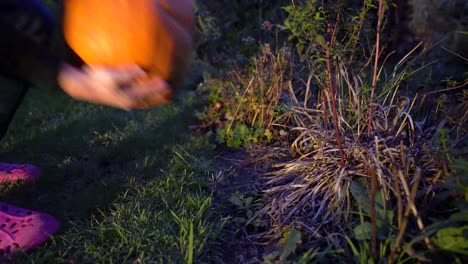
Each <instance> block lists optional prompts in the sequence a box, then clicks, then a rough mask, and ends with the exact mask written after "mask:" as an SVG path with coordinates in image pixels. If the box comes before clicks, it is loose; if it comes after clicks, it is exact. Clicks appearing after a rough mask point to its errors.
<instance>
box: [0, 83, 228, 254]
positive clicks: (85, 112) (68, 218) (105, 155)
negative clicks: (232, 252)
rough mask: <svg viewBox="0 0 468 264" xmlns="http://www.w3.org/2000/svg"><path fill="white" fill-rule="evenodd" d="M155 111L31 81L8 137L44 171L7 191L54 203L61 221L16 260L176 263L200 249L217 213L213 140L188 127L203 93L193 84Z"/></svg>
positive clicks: (8, 150)
mask: <svg viewBox="0 0 468 264" xmlns="http://www.w3.org/2000/svg"><path fill="white" fill-rule="evenodd" d="M183 97H184V98H183V99H180V100H177V103H174V104H172V105H168V106H164V107H160V108H158V109H154V110H151V111H133V112H124V111H120V110H114V109H111V108H107V107H101V106H96V105H91V104H87V103H81V102H76V101H73V100H71V99H70V98H68V97H67V96H65V95H64V94H62V93H60V92H56V93H53V94H47V93H46V92H44V91H40V90H37V89H31V90H30V92H29V93H28V95H27V97H26V99H25V101H24V103H23V104H22V106H21V108H20V109H19V111H18V113H17V115H16V117H15V119H14V121H13V123H12V124H11V126H10V129H9V131H8V133H7V135H6V136H5V137H4V139H3V140H2V141H1V144H0V159H1V160H2V161H4V162H16V163H20V162H27V163H32V164H35V165H37V166H39V167H40V168H41V169H42V170H43V173H42V175H41V177H40V178H39V179H38V181H37V182H35V183H33V184H16V185H14V186H3V187H2V189H1V196H2V197H1V200H2V201H4V202H8V203H11V204H14V205H16V206H19V207H23V208H28V209H31V210H36V211H42V212H47V213H50V214H52V215H54V216H55V217H57V218H58V219H59V220H60V222H61V224H62V226H61V229H60V231H59V233H58V234H57V235H56V236H54V238H53V240H50V241H49V242H48V243H47V244H46V245H44V246H42V247H40V248H39V249H37V250H35V251H33V252H32V253H31V254H28V255H25V254H24V255H20V256H18V257H16V258H14V259H13V260H12V261H13V262H14V263H26V262H28V263H76V262H80V263H103V262H106V263H129V262H130V263H140V262H141V263H148V262H156V263H170V262H185V261H190V259H192V258H193V256H199V257H200V258H203V256H200V255H201V254H203V252H204V249H205V248H206V247H207V246H209V244H210V243H212V241H213V238H214V237H215V236H216V234H217V233H218V232H219V230H220V227H221V222H219V221H217V220H213V219H212V217H211V216H212V214H213V209H212V195H211V191H210V188H209V184H210V177H211V174H212V172H213V170H214V169H215V166H216V164H215V163H214V162H213V161H212V158H213V155H214V151H213V147H212V146H211V145H210V144H209V141H208V140H206V139H205V138H204V137H202V136H196V135H195V134H193V133H191V131H190V130H189V128H188V127H189V125H190V124H191V122H192V121H194V120H193V119H194V118H193V111H194V109H196V107H197V105H198V104H199V102H197V101H196V100H195V97H194V96H193V95H192V94H190V93H187V94H185V95H184V96H183Z"/></svg>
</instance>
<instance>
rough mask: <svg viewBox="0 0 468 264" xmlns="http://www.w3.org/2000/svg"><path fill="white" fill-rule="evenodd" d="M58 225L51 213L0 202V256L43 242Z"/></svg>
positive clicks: (7, 255)
mask: <svg viewBox="0 0 468 264" xmlns="http://www.w3.org/2000/svg"><path fill="white" fill-rule="evenodd" d="M59 227H60V223H59V222H58V221H57V219H55V218H54V217H52V216H51V215H48V214H45V213H40V212H34V211H30V210H26V209H22V208H18V207H15V206H12V205H9V204H6V203H2V202H0V258H4V257H9V256H11V255H12V254H13V253H14V252H15V251H28V250H31V249H33V248H35V247H37V246H39V245H41V244H43V243H45V242H46V241H47V239H49V237H50V236H51V235H52V234H54V233H55V232H57V230H58V229H59Z"/></svg>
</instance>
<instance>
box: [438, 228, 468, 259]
mask: <svg viewBox="0 0 468 264" xmlns="http://www.w3.org/2000/svg"><path fill="white" fill-rule="evenodd" d="M433 241H434V243H435V244H436V245H437V246H438V247H439V248H441V249H443V250H446V251H450V252H455V253H460V254H466V255H468V226H463V227H446V228H442V229H440V230H439V231H438V232H437V234H436V236H435V238H433Z"/></svg>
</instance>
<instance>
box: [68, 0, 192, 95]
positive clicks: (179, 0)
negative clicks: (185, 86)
mask: <svg viewBox="0 0 468 264" xmlns="http://www.w3.org/2000/svg"><path fill="white" fill-rule="evenodd" d="M192 20H193V6H192V2H191V0H64V20H63V27H64V28H63V30H64V36H65V40H66V41H67V43H68V44H69V46H70V47H71V48H72V49H73V50H74V51H75V53H76V54H77V55H78V56H80V57H81V59H83V61H84V62H86V63H88V64H99V65H107V66H117V65H121V64H126V63H135V64H137V65H139V66H140V67H141V68H143V69H144V70H146V71H147V72H148V74H149V75H150V76H159V77H162V78H163V79H165V80H166V81H168V82H169V84H170V85H171V86H173V87H177V86H178V85H180V83H181V82H182V80H183V78H184V76H185V74H186V72H187V70H188V66H189V64H190V61H191V57H192V56H191V55H192V38H191V33H192V32H191V31H192Z"/></svg>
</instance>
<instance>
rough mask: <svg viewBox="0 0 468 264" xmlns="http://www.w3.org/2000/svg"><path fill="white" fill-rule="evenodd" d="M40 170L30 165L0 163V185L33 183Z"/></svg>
mask: <svg viewBox="0 0 468 264" xmlns="http://www.w3.org/2000/svg"><path fill="white" fill-rule="evenodd" d="M39 174H41V170H39V168H37V167H36V166H33V165H30V164H9V163H3V162H0V184H1V183H6V182H16V181H19V180H23V181H27V182H30V181H34V180H36V178H37V176H39Z"/></svg>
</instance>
